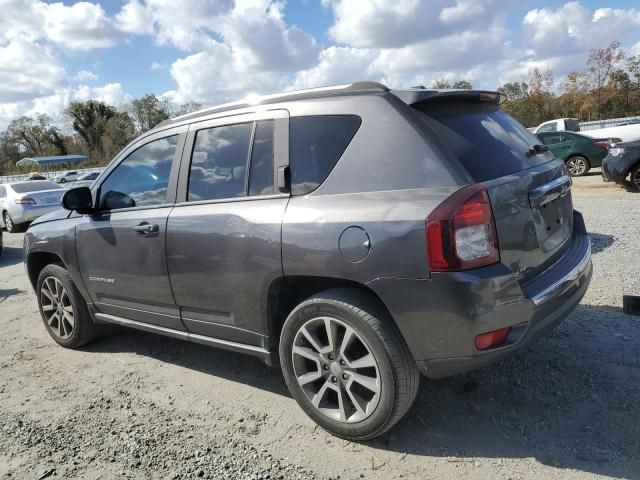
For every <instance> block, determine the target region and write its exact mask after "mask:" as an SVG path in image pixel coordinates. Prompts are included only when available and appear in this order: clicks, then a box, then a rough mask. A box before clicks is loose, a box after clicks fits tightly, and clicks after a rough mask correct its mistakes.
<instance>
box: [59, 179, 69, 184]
mask: <svg viewBox="0 0 640 480" xmlns="http://www.w3.org/2000/svg"><path fill="white" fill-rule="evenodd" d="M58 183H67V179H66V178H61V179H60V180H59V181H58Z"/></svg>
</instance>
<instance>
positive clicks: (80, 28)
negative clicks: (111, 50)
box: [35, 2, 123, 51]
mask: <svg viewBox="0 0 640 480" xmlns="http://www.w3.org/2000/svg"><path fill="white" fill-rule="evenodd" d="M35 8H36V10H40V11H41V12H43V17H44V18H45V22H44V31H45V34H46V38H47V39H48V40H50V41H51V42H54V43H57V44H59V45H61V46H62V47H64V48H67V49H71V50H83V51H87V50H95V49H98V48H108V47H112V46H114V45H116V44H117V43H119V42H121V41H122V40H123V35H122V33H121V32H120V31H119V30H118V29H117V28H116V26H115V24H114V22H113V20H112V19H111V18H109V17H107V15H106V13H105V11H104V9H103V8H102V7H101V6H100V5H96V4H93V3H88V2H79V3H75V4H73V5H71V6H66V5H64V4H62V3H50V4H47V3H42V2H38V3H37V4H35Z"/></svg>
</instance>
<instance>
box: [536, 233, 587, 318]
mask: <svg viewBox="0 0 640 480" xmlns="http://www.w3.org/2000/svg"><path fill="white" fill-rule="evenodd" d="M587 240H588V242H589V246H588V247H587V251H586V252H585V254H584V256H583V257H582V258H581V259H580V261H579V262H578V264H577V265H576V266H575V267H574V268H573V270H571V271H570V272H569V273H567V274H566V275H565V276H564V277H562V278H561V279H560V280H558V281H556V282H554V283H553V284H552V285H550V286H548V287H547V288H545V289H544V290H542V291H541V292H539V293H537V294H535V295H534V296H533V297H531V301H532V302H533V303H534V304H535V305H536V306H539V305H542V304H543V303H545V302H547V301H548V300H550V299H551V298H553V297H557V296H559V295H561V294H563V293H564V292H566V291H567V290H568V289H569V288H571V287H572V286H573V285H574V284H575V283H576V282H577V281H578V279H579V278H580V276H581V275H582V274H583V273H584V272H585V271H586V270H587V268H588V267H589V264H590V262H591V240H590V239H587Z"/></svg>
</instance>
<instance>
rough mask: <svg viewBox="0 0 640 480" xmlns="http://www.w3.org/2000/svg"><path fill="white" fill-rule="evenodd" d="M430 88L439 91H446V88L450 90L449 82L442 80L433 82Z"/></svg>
mask: <svg viewBox="0 0 640 480" xmlns="http://www.w3.org/2000/svg"><path fill="white" fill-rule="evenodd" d="M431 88H437V89H439V90H446V89H448V88H451V84H450V83H449V80H445V79H444V78H443V79H441V80H435V81H434V82H433V83H432V84H431Z"/></svg>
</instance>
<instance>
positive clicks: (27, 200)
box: [16, 197, 36, 205]
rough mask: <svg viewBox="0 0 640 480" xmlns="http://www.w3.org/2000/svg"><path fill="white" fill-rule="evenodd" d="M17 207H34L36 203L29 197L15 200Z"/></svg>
mask: <svg viewBox="0 0 640 480" xmlns="http://www.w3.org/2000/svg"><path fill="white" fill-rule="evenodd" d="M16 203H17V204H18V205H35V204H36V201H35V200H34V199H33V198H31V197H22V198H16Z"/></svg>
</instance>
